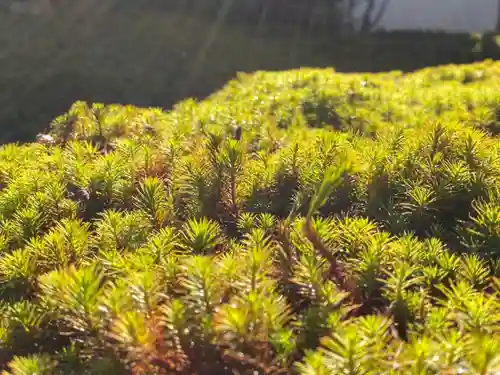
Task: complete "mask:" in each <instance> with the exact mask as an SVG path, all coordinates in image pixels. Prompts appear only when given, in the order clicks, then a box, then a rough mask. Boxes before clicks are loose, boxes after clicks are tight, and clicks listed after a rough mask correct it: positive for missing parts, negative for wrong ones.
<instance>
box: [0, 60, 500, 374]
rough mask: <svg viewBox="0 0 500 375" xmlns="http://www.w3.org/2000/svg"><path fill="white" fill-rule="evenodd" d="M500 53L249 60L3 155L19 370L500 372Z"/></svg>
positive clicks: (72, 116)
mask: <svg viewBox="0 0 500 375" xmlns="http://www.w3.org/2000/svg"><path fill="white" fill-rule="evenodd" d="M499 88H500V64H499V63H495V62H492V61H485V62H482V63H477V64H473V65H462V66H458V65H447V66H442V67H439V68H428V69H424V70H420V71H418V72H415V73H412V74H402V73H401V72H398V71H394V72H388V73H379V74H339V73H336V72H335V71H334V70H333V69H323V70H314V69H305V68H304V69H300V70H290V71H286V72H278V73H273V72H257V73H255V74H251V75H245V74H241V75H239V77H238V79H236V80H233V81H231V82H230V83H229V84H227V85H226V86H225V87H224V88H223V89H222V90H220V91H218V92H216V93H215V94H213V95H211V96H210V97H209V98H207V99H206V100H204V101H202V102H196V101H194V100H186V101H184V102H181V103H179V104H178V105H177V106H176V107H175V108H174V110H172V111H169V112H165V111H163V110H161V109H155V108H148V109H141V108H137V107H134V106H121V105H109V106H106V105H102V104H93V105H88V104H86V103H85V102H77V103H75V104H74V105H73V106H72V107H71V109H70V110H69V111H68V112H67V113H66V114H64V115H62V116H60V117H58V118H57V119H55V120H54V121H53V123H52V126H51V131H50V134H48V135H45V136H44V137H41V138H40V140H39V143H28V144H24V145H13V144H8V145H4V146H3V147H2V148H1V149H0V186H1V191H0V249H1V253H0V299H1V304H0V309H1V312H2V314H1V315H0V317H1V319H0V364H2V366H3V370H5V372H6V373H8V374H13V375H27V374H103V373H106V374H110V375H111V374H185V375H188V374H189V375H192V374H200V375H201V374H204V375H206V374H209V375H210V374H214V375H221V374H245V375H246V374H252V375H254V374H301V375H310V374H316V375H318V374H335V375H336V374H352V375H354V374H356V375H357V374H359V375H365V374H482V375H487V374H488V375H493V374H496V373H498V372H499V371H500V350H499V349H500V347H499V346H500V336H499V335H500V333H499V330H498V328H499V327H500V282H499V279H498V277H499V276H500V263H499V254H500V214H499V213H500V192H499V190H498V186H499V183H500V147H499V143H498V138H497V134H498V132H499V128H500V123H499V121H500V116H499V113H500V90H499Z"/></svg>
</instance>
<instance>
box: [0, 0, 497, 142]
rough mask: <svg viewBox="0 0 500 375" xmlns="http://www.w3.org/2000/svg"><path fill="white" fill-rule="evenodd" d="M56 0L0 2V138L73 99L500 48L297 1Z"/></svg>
mask: <svg viewBox="0 0 500 375" xmlns="http://www.w3.org/2000/svg"><path fill="white" fill-rule="evenodd" d="M54 3H56V5H57V6H56V11H55V12H54V13H53V14H52V15H41V16H30V15H15V14H10V13H8V12H6V11H5V9H2V8H0V103H1V108H0V138H1V139H0V141H3V142H5V141H14V140H22V141H27V140H33V139H34V137H35V135H36V134H37V133H38V132H40V131H43V130H44V129H46V128H47V126H48V124H49V123H50V121H51V120H52V119H53V118H54V117H55V116H57V115H59V114H61V113H63V112H64V111H66V110H67V108H68V107H69V106H70V105H71V104H72V103H73V102H74V101H76V100H86V101H89V102H104V103H129V104H134V105H140V106H148V105H153V106H161V107H165V108H170V107H171V106H172V105H173V104H174V103H176V102H177V101H179V100H181V99H183V98H186V97H196V98H202V97H205V96H206V95H208V94H210V93H212V92H213V91H215V90H216V89H218V88H220V87H221V86H223V85H224V84H225V83H226V82H227V81H228V80H230V79H232V78H234V77H235V76H236V73H237V72H239V71H242V72H253V71H256V70H283V69H292V68H298V67H300V66H308V67H328V66H333V67H335V68H336V69H337V70H338V71H342V72H352V71H370V72H377V71H390V70H395V69H397V70H402V71H412V70H414V69H418V68H422V67H425V66H430V65H439V64H444V63H451V62H453V63H467V62H472V61H476V60H482V59H484V58H486V57H491V58H495V57H498V55H499V54H498V48H497V47H496V44H495V43H494V38H493V36H484V38H483V39H482V42H481V43H480V44H479V45H477V43H476V42H477V40H476V39H475V38H474V37H471V36H470V35H446V34H439V33H425V32H422V33H418V32H417V33H413V32H408V33H375V34H364V35H352V34H346V33H343V34H339V33H338V32H336V31H335V30H334V29H335V25H337V24H338V23H332V22H329V23H327V24H324V23H323V22H320V21H319V20H316V21H317V22H316V21H315V22H314V23H311V22H310V20H311V16H310V14H309V12H306V11H304V9H302V8H299V11H297V10H296V9H295V8H293V7H291V6H290V7H289V8H286V9H289V13H287V14H286V17H285V16H283V17H282V18H280V17H278V16H279V15H283V12H281V11H280V12H276V11H274V12H273V9H270V10H268V11H267V13H266V17H265V18H263V17H262V9H261V8H259V7H258V6H257V5H259V4H260V5H262V4H263V2H262V1H256V0H253V1H252V4H254V5H253V8H252V7H249V6H248V4H249V3H248V2H247V1H239V2H235V3H236V4H237V5H238V6H235V7H233V8H231V11H228V14H226V15H225V16H224V17H218V10H219V9H220V5H221V4H222V3H223V2H222V1H215V0H214V1H211V2H208V1H206V0H204V1H200V0H193V1H187V0H182V1H179V0H175V1H174V0H169V1H163V0H162V1H158V0H147V1H146V0H135V1H126V0H120V1H117V0H101V1H95V0H82V1H79V2H78V3H77V4H76V5H75V2H70V3H69V4H68V1H66V0H60V1H58V2H55V1H54ZM267 3H269V1H268V2H267ZM282 3H283V1H282V0H275V1H273V4H281V5H283V4H282ZM285 3H287V4H291V3H293V4H296V5H297V4H301V3H303V1H295V2H290V1H286V2H285ZM309 3H310V1H309V2H308V4H309ZM316 3H317V5H321V1H316V2H315V4H316ZM65 4H66V5H65ZM200 4H201V5H203V4H204V6H203V7H201V6H200ZM255 4H257V5H255ZM68 5H69V6H68ZM281 5H280V6H281ZM276 7H277V5H275V8H276ZM279 9H282V8H279ZM308 9H314V7H308ZM298 15H300V16H301V17H302V18H300V17H298ZM332 17H333V16H332ZM299 18H300V19H299ZM333 18H335V17H333ZM312 19H314V17H313V18H312ZM332 28H333V30H332ZM476 47H478V48H476Z"/></svg>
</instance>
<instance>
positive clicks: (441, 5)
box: [379, 0, 499, 32]
mask: <svg viewBox="0 0 500 375" xmlns="http://www.w3.org/2000/svg"><path fill="white" fill-rule="evenodd" d="M379 1H381V0H379ZM389 1H390V3H389V6H388V8H387V12H386V13H385V15H384V17H383V19H382V21H381V23H380V25H379V26H380V27H382V28H385V29H388V30H394V29H398V30H400V29H431V30H443V31H465V32H484V31H492V30H494V29H495V25H496V18H497V14H498V2H499V1H498V0H389Z"/></svg>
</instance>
